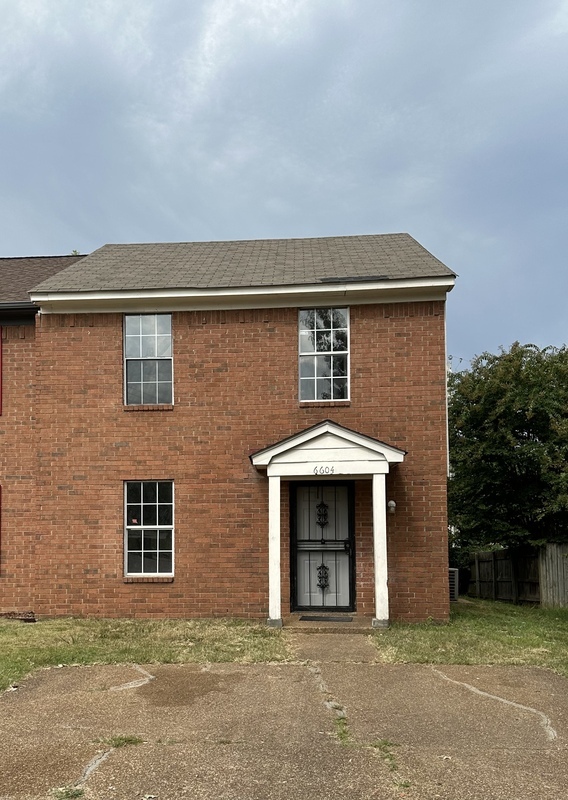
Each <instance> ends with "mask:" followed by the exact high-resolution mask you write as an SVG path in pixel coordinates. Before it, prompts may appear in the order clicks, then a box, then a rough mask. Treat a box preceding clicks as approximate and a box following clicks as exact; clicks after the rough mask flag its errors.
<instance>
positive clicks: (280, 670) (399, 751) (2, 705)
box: [0, 634, 568, 800]
mask: <svg viewBox="0 0 568 800" xmlns="http://www.w3.org/2000/svg"><path fill="white" fill-rule="evenodd" d="M291 639H292V643H293V646H294V648H295V651H296V655H297V661H296V662H294V663H287V664H266V665H235V664H231V665H224V664H214V665H208V666H196V665H184V666H177V665H175V666H173V665H166V666H146V667H135V666H109V667H66V668H61V669H50V670H41V671H39V672H37V673H35V674H34V675H33V676H32V677H31V678H29V679H28V680H26V681H24V682H22V684H21V685H20V686H19V687H18V688H17V689H16V690H15V691H8V692H5V693H4V694H3V695H0V735H1V748H0V799H1V800H8V799H9V800H24V799H25V800H32V798H33V800H36V799H37V798H41V799H42V800H45V798H53V797H54V796H56V795H54V793H53V790H54V789H57V788H61V787H65V788H66V789H67V796H68V797H70V796H72V793H71V792H70V791H69V790H70V789H72V788H75V789H82V790H83V797H84V798H86V800H89V798H93V800H95V799H96V800H131V799H132V800H134V798H136V799H137V800H143V799H144V800H153V799H154V798H156V799H157V800H175V799H176V798H191V799H192V800H213V799H215V800H229V799H230V800H233V798H234V799H235V800H236V799H237V798H239V800H243V799H244V800H247V799H249V798H250V799H251V800H256V799H257V798H258V799H259V800H260V798H275V799H278V800H280V798H282V799H284V798H285V799H286V800H293V799H294V798H306V800H311V799H312V798H313V800H327V799H328V798H330V799H331V798H333V800H337V798H338V797H349V798H354V799H355V800H357V799H358V798H369V800H370V799H371V798H420V799H421V800H422V798H428V800H431V799H432V798H444V799H445V800H461V799H462V798H463V800H465V799H466V798H467V799H468V800H497V798H507V800H511V799H512V798H514V799H515V800H532V799H533V798H534V800H537V798H538V800H553V799H554V800H558V798H562V797H566V796H567V795H568V789H567V787H568V763H567V762H568V758H567V756H568V752H567V742H568V681H566V680H565V679H563V678H560V677H558V676H556V675H554V674H552V673H550V672H547V671H545V670H539V669H533V668H520V667H511V668H497V667H440V668H432V667H430V666H422V665H421V666H416V665H384V664H377V663H374V658H375V650H374V648H373V647H372V645H371V644H370V643H369V640H368V639H367V637H366V636H360V635H359V636H352V635H330V634H321V635H319V634H315V635H306V634H296V635H292V636H291ZM118 736H124V737H131V739H132V740H133V741H137V740H142V742H141V743H138V744H135V743H133V744H126V745H125V746H117V745H120V744H121V742H122V740H120V739H117V738H116V737H118ZM59 796H60V797H64V796H65V794H60V795H59Z"/></svg>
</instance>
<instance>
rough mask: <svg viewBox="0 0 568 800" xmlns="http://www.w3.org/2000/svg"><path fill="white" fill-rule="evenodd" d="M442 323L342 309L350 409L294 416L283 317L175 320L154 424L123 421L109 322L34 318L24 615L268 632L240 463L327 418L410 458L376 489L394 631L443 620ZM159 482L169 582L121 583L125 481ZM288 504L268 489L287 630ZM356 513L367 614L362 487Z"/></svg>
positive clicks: (263, 538)
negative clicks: (273, 503)
mask: <svg viewBox="0 0 568 800" xmlns="http://www.w3.org/2000/svg"><path fill="white" fill-rule="evenodd" d="M443 310H444V308H443V303H442V302H424V303H402V304H387V305H368V306H353V307H351V312H350V313H351V402H350V403H349V404H348V405H346V404H333V403H332V404H328V403H320V404H309V405H305V404H302V405H300V404H299V403H298V400H297V392H298V389H297V340H298V339H297V337H298V334H297V322H298V319H297V310H296V309H268V310H264V309H262V310H251V311H244V312H238V311H235V312H233V311H226V312H221V311H218V312H209V311H207V312H177V313H174V314H173V315H172V322H173V332H174V334H173V335H174V379H175V384H174V393H175V404H174V407H173V408H172V409H170V410H167V411H160V412H158V411H138V410H132V409H128V412H127V411H125V410H124V408H123V403H122V393H123V388H122V380H123V376H122V315H120V314H105V315H94V314H91V315H45V316H42V317H40V318H38V327H37V334H36V372H35V389H36V394H35V415H36V420H37V422H36V428H35V437H30V436H28V439H27V440H26V441H30V442H31V441H32V440H33V441H35V443H36V446H37V497H36V500H35V503H34V506H35V513H34V516H33V527H32V528H29V526H28V528H27V530H29V533H28V534H26V532H25V530H22V529H21V528H19V529H18V530H19V531H21V533H22V536H23V537H25V536H26V535H27V536H30V535H31V536H33V541H34V544H35V554H36V558H35V561H34V564H35V574H34V575H33V580H32V579H30V582H31V583H32V585H33V587H34V589H33V593H34V603H33V608H34V610H35V611H36V612H37V613H41V614H92V615H103V616H126V615H135V616H153V617H161V616H170V617H176V616H188V617H191V616H203V617H207V616H212V615H231V614H232V615H235V616H244V617H259V618H265V617H266V616H267V611H268V581H267V575H268V553H267V526H268V487H267V479H266V477H265V476H264V475H261V474H259V473H258V472H257V471H256V470H255V469H254V468H253V467H252V465H251V464H250V461H249V455H250V454H251V453H253V452H254V451H256V450H259V449H261V448H264V447H266V446H267V445H269V444H272V443H275V442H277V441H279V440H280V439H282V438H283V437H286V436H290V435H291V434H294V433H297V432H299V431H300V430H302V429H303V428H306V427H308V426H310V425H313V424H315V423H318V422H320V421H321V420H322V419H326V418H329V419H332V420H334V421H335V422H337V423H339V424H341V425H345V426H347V427H348V428H352V429H354V430H358V431H360V432H362V433H365V434H368V435H370V436H374V437H377V438H379V439H381V440H383V441H386V442H388V443H389V444H392V445H395V446H397V447H400V448H403V449H405V450H408V456H407V458H406V460H405V462H404V463H403V464H401V465H399V466H397V467H394V468H393V469H392V472H391V475H389V477H388V479H387V497H388V499H391V498H392V499H394V500H396V503H397V513H396V514H395V515H393V516H389V517H388V520H387V521H388V546H389V586H390V597H391V616H392V617H393V618H397V619H408V620H419V619H425V618H427V617H433V618H435V619H446V618H447V615H448V607H449V602H448V591H447V542H446V518H445V486H446V443H445V436H446V431H445V355H444V352H445V351H444V318H443ZM30 344H31V342H30ZM30 363H31V362H30ZM28 380H29V379H28ZM26 397H27V399H26V403H27V411H26V412H25V413H22V412H19V413H20V415H21V417H22V419H25V418H26V417H31V405H30V398H29V390H28V395H26ZM4 422H5V420H3V419H2V418H1V417H0V427H1V426H2V425H4ZM9 436H13V434H9ZM12 446H13V445H12ZM30 447H32V444H30ZM160 479H162V480H173V481H174V482H175V531H176V548H175V549H176V568H175V579H174V581H173V582H160V583H156V582H152V583H148V582H145V583H141V582H125V579H124V577H123V481H125V480H160ZM287 492H288V487H287V484H286V483H285V482H283V484H282V494H283V504H282V530H283V545H282V557H283V558H282V567H283V580H282V586H283V604H284V607H283V612H284V613H286V611H287V610H288V609H289V594H290V587H289V582H288V581H289V579H288V575H289V558H290V554H289V542H288V540H287V534H286V532H287V530H288V522H289V511H288V495H287ZM19 502H20V503H21V506H22V507H24V506H25V505H26V503H27V505H28V507H29V502H28V501H27V499H25V498H24V497H23V496H21V498H20V501H19ZM355 503H356V520H357V521H356V553H357V560H356V569H357V608H358V611H359V612H360V613H364V614H368V615H372V614H373V565H372V514H371V486H370V481H358V482H357V483H356V499H355ZM14 511H15V512H16V509H14ZM20 513H21V509H20ZM13 516H14V519H16V518H17V513H14V515H13ZM15 524H16V523H15ZM4 526H5V523H4ZM24 527H25V526H24ZM11 558H12V559H13V555H12V556H11ZM14 563H15V562H14ZM2 580H4V579H2ZM8 586H10V584H8ZM1 597H2V595H1V594H0V599H1ZM5 597H8V594H6V595H5ZM21 601H22V594H21V592H20V594H17V593H15V594H14V600H13V602H11V601H10V602H6V603H4V605H6V606H9V607H10V608H11V607H12V606H15V605H17V604H18V603H20V602H21ZM0 605H2V603H1V602H0ZM25 605H26V607H28V606H29V603H25ZM0 610H2V608H0Z"/></svg>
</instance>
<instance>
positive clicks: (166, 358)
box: [122, 314, 174, 406]
mask: <svg viewBox="0 0 568 800" xmlns="http://www.w3.org/2000/svg"><path fill="white" fill-rule="evenodd" d="M158 317H168V318H169V321H170V324H169V334H159V333H158ZM143 318H145V319H153V320H154V326H153V327H154V333H153V334H143V333H142V332H140V333H138V334H136V333H133V334H130V333H128V332H127V328H128V320H129V319H139V320H140V328H142V319H143ZM166 336H168V337H169V348H168V352H169V355H158V340H159V339H160V338H162V339H164V338H165V337H166ZM122 338H123V357H124V366H123V373H124V375H123V380H124V388H123V393H124V394H123V396H124V405H126V406H142V405H166V406H169V405H173V403H174V359H173V335H172V315H171V314H125V315H124V319H123V337H122ZM144 338H146V339H154V342H155V348H154V354H152V355H142V350H143V347H142V345H143V339H144ZM131 339H132V340H136V339H138V340H139V344H140V347H139V350H138V354H137V355H131V354H130V352H129V351H130V347H129V345H130V342H129V340H131ZM134 344H135V342H134ZM133 362H140V363H141V364H142V366H141V370H143V369H144V367H143V364H144V362H146V363H148V362H154V363H155V364H156V370H158V369H159V366H158V365H159V363H163V362H169V363H170V374H171V378H170V393H171V394H170V399H169V401H168V402H165V401H159V400H158V396H157V395H158V391H159V382H158V381H157V380H156V386H157V390H156V402H151V403H149V402H146V401H145V400H144V397H143V386H144V382H143V381H140V386H141V396H140V402H132V401H130V402H129V398H128V386H129V382H128V364H129V363H133ZM132 383H134V382H132ZM147 383H149V382H147ZM164 383H165V381H164Z"/></svg>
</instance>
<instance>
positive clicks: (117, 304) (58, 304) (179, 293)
mask: <svg viewBox="0 0 568 800" xmlns="http://www.w3.org/2000/svg"><path fill="white" fill-rule="evenodd" d="M454 284H455V278H453V277H436V278H416V279H411V280H390V281H361V282H357V283H337V284H332V285H331V284H329V283H324V284H310V285H294V286H260V287H244V288H225V289H146V290H137V291H100V292H31V293H30V298H31V300H32V302H34V303H36V304H37V305H39V306H40V309H41V312H42V313H43V314H60V313H69V314H71V313H94V312H105V311H108V312H120V311H127V312H131V311H132V312H133V311H139V312H157V311H164V310H165V311H194V310H196V311H209V310H230V309H232V308H238V309H241V308H285V307H288V306H294V307H297V306H306V305H310V304H319V305H333V304H341V305H352V304H369V303H403V302H414V301H417V302H419V301H428V300H444V299H445V296H446V293H447V292H449V291H451V289H452V288H453V286H454Z"/></svg>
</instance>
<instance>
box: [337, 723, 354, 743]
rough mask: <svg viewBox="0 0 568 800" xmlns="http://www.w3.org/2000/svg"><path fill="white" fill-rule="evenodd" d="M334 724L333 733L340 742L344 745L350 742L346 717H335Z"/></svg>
mask: <svg viewBox="0 0 568 800" xmlns="http://www.w3.org/2000/svg"><path fill="white" fill-rule="evenodd" d="M334 724H335V735H336V736H337V738H338V739H339V742H340V744H342V745H345V746H346V745H348V744H351V734H350V733H349V727H348V725H347V719H346V718H345V717H335V720H334Z"/></svg>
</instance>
